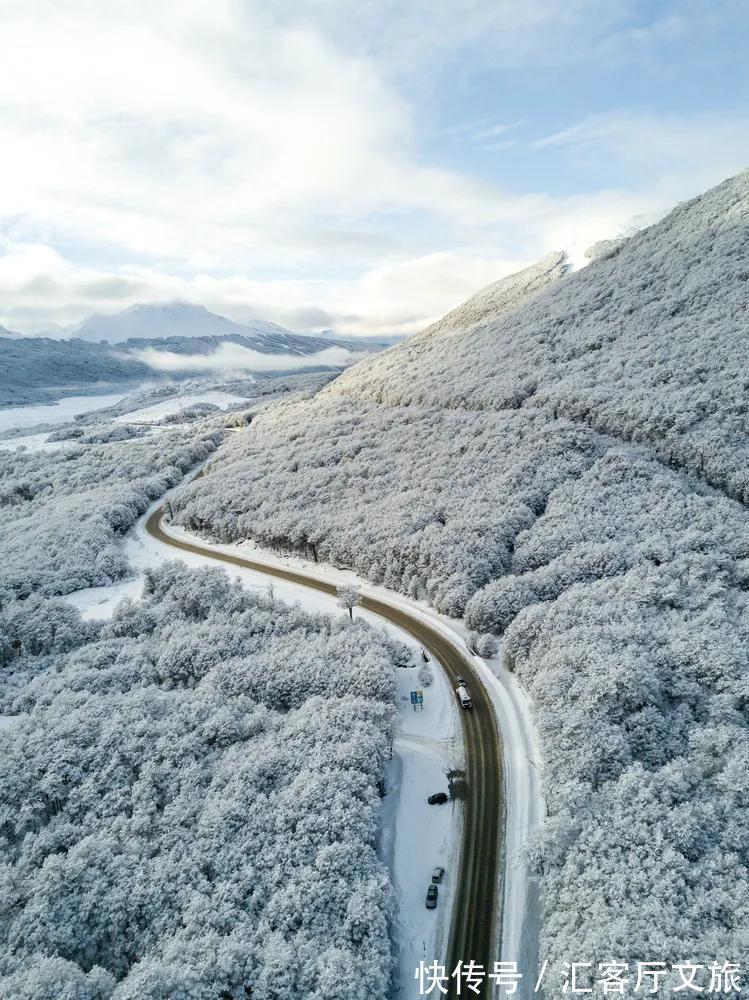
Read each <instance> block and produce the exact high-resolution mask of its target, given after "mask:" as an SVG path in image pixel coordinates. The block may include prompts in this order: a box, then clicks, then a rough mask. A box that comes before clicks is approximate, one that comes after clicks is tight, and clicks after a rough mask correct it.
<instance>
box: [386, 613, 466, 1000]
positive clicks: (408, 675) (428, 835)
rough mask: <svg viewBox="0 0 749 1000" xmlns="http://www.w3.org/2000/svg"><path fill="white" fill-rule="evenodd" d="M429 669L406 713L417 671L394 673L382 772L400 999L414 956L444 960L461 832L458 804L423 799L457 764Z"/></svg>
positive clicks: (448, 709) (453, 735) (437, 681)
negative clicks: (434, 888)
mask: <svg viewBox="0 0 749 1000" xmlns="http://www.w3.org/2000/svg"><path fill="white" fill-rule="evenodd" d="M400 638H402V639H403V640H404V641H409V642H410V644H411V645H413V646H414V652H415V655H416V656H417V657H418V656H419V655H420V650H419V647H418V644H417V643H415V642H414V641H413V640H411V639H410V637H409V638H408V639H407V638H406V637H405V634H404V633H401V635H400ZM417 662H418V661H417ZM433 672H434V681H433V683H432V684H431V685H430V686H429V687H427V688H423V690H424V707H423V709H416V710H415V711H414V709H413V706H412V705H411V699H410V692H411V691H412V690H414V689H415V688H419V687H422V685H421V684H419V682H418V680H417V677H416V674H417V671H416V670H415V669H412V670H399V671H398V674H397V680H398V707H399V710H400V729H399V732H398V734H397V735H396V738H395V744H394V748H393V749H394V753H393V760H392V761H390V764H389V766H388V771H387V775H386V789H387V794H386V796H385V799H384V802H383V814H382V819H381V831H380V851H381V854H382V857H383V860H385V861H386V863H387V865H388V867H389V869H390V873H391V876H392V879H393V885H394V887H395V891H396V899H397V906H398V909H397V914H396V918H395V922H394V926H393V928H392V933H393V947H394V951H395V962H396V969H395V983H396V990H395V991H394V996H397V997H399V998H404V1000H405V998H410V997H418V995H419V994H418V989H417V984H416V982H415V979H414V972H415V970H416V967H417V966H418V964H419V962H420V961H421V960H422V959H423V960H424V961H426V962H432V961H434V959H435V958H436V959H437V960H439V961H443V962H444V960H445V957H446V953H447V941H448V935H449V931H450V916H451V914H452V907H453V898H454V893H455V887H456V874H457V869H458V861H459V848H460V839H461V831H462V810H461V808H460V807H459V806H458V804H457V803H456V802H454V801H452V800H451V801H450V802H448V803H446V804H445V805H437V806H430V805H429V804H428V803H427V796H428V795H430V794H431V793H432V792H442V791H445V792H446V791H447V790H448V774H447V772H448V771H451V770H453V769H462V767H463V756H462V755H463V744H462V739H461V735H460V724H459V720H458V716H457V709H456V706H455V699H454V698H453V693H452V689H451V687H450V685H449V683H448V681H447V678H446V677H445V675H444V674H443V673H442V671H441V670H439V669H437V668H435V669H434V671H433ZM436 865H440V866H442V867H443V868H445V876H444V879H443V882H442V884H441V885H440V886H439V900H438V906H437V909H436V910H427V909H426V905H425V903H426V899H425V897H426V891H427V887H428V885H429V883H430V880H431V877H432V869H433V868H434V867H435V866H436Z"/></svg>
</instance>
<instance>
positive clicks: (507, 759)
mask: <svg viewBox="0 0 749 1000" xmlns="http://www.w3.org/2000/svg"><path fill="white" fill-rule="evenodd" d="M163 527H164V528H165V530H166V531H167V533H168V534H171V535H173V536H174V537H176V538H185V539H190V540H192V541H196V542H199V544H201V545H205V546H209V547H210V548H212V549H216V550H217V551H224V552H227V553H233V554H235V555H242V556H244V557H245V558H247V559H256V560H258V561H260V562H264V563H267V564H270V565H275V566H280V567H283V568H285V569H299V570H302V571H303V572H304V573H306V574H308V575H309V576H313V577H316V578H317V579H320V580H326V581H328V582H330V583H336V584H340V583H355V584H357V585H358V586H359V587H360V588H361V590H362V593H365V594H370V595H372V596H373V597H380V598H384V599H386V600H387V601H389V602H390V603H391V604H394V605H398V606H400V607H403V608H405V609H407V610H408V611H409V612H410V613H411V614H413V615H416V616H418V617H420V618H422V620H424V621H428V622H429V624H430V625H432V626H435V627H437V628H439V630H440V632H441V633H442V634H443V635H444V636H445V637H446V638H447V639H449V640H450V641H451V642H452V643H453V644H454V645H456V646H457V647H458V648H459V649H460V651H461V652H462V653H463V654H464V655H468V656H471V658H472V661H473V663H474V666H475V667H476V669H477V670H478V672H479V673H480V675H481V677H482V679H483V681H484V684H485V687H486V690H487V692H488V694H489V696H490V697H491V700H492V705H493V707H494V711H495V713H496V716H497V723H498V726H499V731H500V736H501V740H502V752H503V759H504V785H505V788H504V792H505V801H506V806H507V808H506V821H505V838H504V850H505V857H506V864H505V869H504V886H503V889H502V892H501V894H500V896H499V899H500V900H501V918H502V926H501V941H500V943H499V947H498V953H499V954H498V955H497V958H498V959H499V958H501V959H503V960H505V961H511V962H517V964H518V968H519V969H520V970H521V971H523V972H524V979H523V980H522V981H521V982H520V983H519V984H518V990H517V993H516V996H517V997H518V998H522V997H524V996H525V995H526V992H525V991H530V989H531V986H530V984H529V982H528V980H529V979H531V978H533V973H534V972H535V970H536V966H537V959H538V955H537V949H538V933H539V921H540V914H539V906H538V898H537V894H536V891H535V887H534V886H533V884H532V883H531V881H530V877H529V876H530V872H529V868H528V865H527V862H526V860H525V851H524V848H525V846H526V845H527V844H528V842H529V840H530V839H531V837H532V836H533V834H534V833H535V832H536V831H537V830H538V829H539V827H540V824H541V822H542V819H543V816H544V814H545V803H544V798H543V795H542V791H541V778H540V764H541V755H540V749H539V745H538V736H537V733H536V729H535V726H534V724H533V719H532V715H531V710H530V705H529V702H528V699H527V697H526V695H525V693H524V692H523V689H522V688H521V686H520V684H519V682H518V680H517V678H516V677H515V676H514V674H511V673H510V672H509V671H508V670H506V669H504V668H503V667H502V665H501V663H500V661H499V658H498V657H493V658H492V659H491V660H483V659H482V658H481V657H478V656H476V655H474V654H471V653H470V651H469V650H468V647H467V646H466V642H465V637H466V634H467V632H468V630H467V629H466V627H465V625H464V624H463V622H462V621H460V620H457V619H454V618H448V617H447V616H446V615H441V614H438V613H437V612H436V611H434V609H432V608H430V607H429V606H428V605H427V604H425V603H424V602H422V601H415V600H412V599H410V598H407V597H404V596H402V595H400V594H397V593H395V592H394V591H391V590H387V589H386V588H384V587H378V586H375V585H373V584H371V583H369V582H368V581H366V580H364V579H362V578H361V577H358V576H357V575H356V574H355V573H353V572H351V571H347V570H337V569H334V568H333V567H330V566H326V565H322V564H319V563H314V562H312V561H311V560H306V559H301V558H299V557H296V556H284V557H279V556H276V555H274V554H273V553H269V552H267V551H266V550H265V549H263V548H261V547H260V546H258V545H256V544H255V543H254V542H242V543H239V544H236V545H213V544H211V543H208V542H206V541H205V540H204V539H202V538H198V537H196V536H195V535H192V534H191V533H190V532H188V531H186V530H185V529H184V528H181V527H178V526H175V525H169V526H163ZM186 554H187V553H186ZM279 596H281V595H280V594H279ZM534 981H535V980H534Z"/></svg>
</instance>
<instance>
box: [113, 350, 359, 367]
mask: <svg viewBox="0 0 749 1000" xmlns="http://www.w3.org/2000/svg"><path fill="white" fill-rule="evenodd" d="M132 356H133V355H132V354H131V355H129V357H132ZM134 356H135V357H137V358H138V360H139V361H142V362H143V363H144V364H146V365H148V366H149V367H150V368H153V369H155V370H156V371H160V372H191V371H195V372H205V371H211V372H219V373H224V374H231V373H236V372H242V371H244V372H290V371H303V370H304V369H307V368H343V367H345V366H346V365H348V364H351V363H352V362H353V361H355V360H356V359H357V358H358V357H361V355H359V354H355V353H354V352H352V351H347V350H346V349H345V348H343V347H327V348H325V350H323V351H318V352H317V353H316V354H300V355H295V356H294V355H289V354H262V353H261V352H260V351H253V350H251V349H250V348H249V347H242V346H241V344H220V345H219V346H218V347H217V348H216V350H215V351H211V352H210V353H208V354H175V353H174V352H172V351H158V350H156V349H154V348H153V347H147V348H146V349H145V350H143V351H138V352H136V353H135V355H134Z"/></svg>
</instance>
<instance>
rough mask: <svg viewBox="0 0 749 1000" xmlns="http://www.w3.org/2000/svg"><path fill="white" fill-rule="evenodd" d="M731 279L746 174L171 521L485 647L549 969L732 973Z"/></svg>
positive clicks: (251, 450)
mask: <svg viewBox="0 0 749 1000" xmlns="http://www.w3.org/2000/svg"><path fill="white" fill-rule="evenodd" d="M748 267H749V174H742V175H740V176H739V177H736V178H734V179H732V180H730V181H727V182H726V183H724V184H722V185H721V186H720V187H718V188H716V189H714V190H713V191H710V192H708V193H707V194H706V195H704V196H703V197H702V198H699V199H696V200H695V201H693V202H690V203H687V204H685V205H683V206H680V207H679V208H678V209H676V210H675V211H674V212H673V213H672V214H671V215H669V216H668V217H667V218H666V219H664V220H663V221H662V222H660V223H658V224H657V225H655V226H653V227H651V228H650V229H647V230H645V231H643V232H641V233H639V234H637V235H636V236H634V237H631V238H630V239H628V240H626V241H623V242H622V243H618V244H614V245H612V246H611V247H609V248H607V249H604V251H603V252H602V253H600V254H598V255H597V256H596V259H595V260H594V261H593V262H592V263H591V264H590V265H589V266H588V267H587V268H586V269H584V270H583V271H580V272H577V273H574V274H567V275H565V274H564V273H563V272H564V262H563V260H562V259H561V258H559V257H551V258H548V259H547V260H545V261H543V262H541V264H539V265H538V266H537V267H535V268H533V269H531V270H530V271H527V272H524V273H523V274H521V275H519V276H517V277H516V278H515V279H506V280H505V281H504V282H502V283H499V284H498V285H495V286H492V287H491V288H490V289H489V290H488V291H487V292H486V293H484V294H483V295H482V294H479V295H478V296H477V297H475V298H474V299H473V300H471V301H470V302H469V303H467V304H466V306H465V307H462V308H460V309H458V310H456V311H455V312H454V313H452V314H450V316H448V317H446V318H445V320H443V321H441V322H440V323H439V324H436V325H435V326H434V327H433V328H431V329H430V330H428V331H425V332H424V333H423V334H421V335H418V336H417V337H415V338H413V340H412V341H409V342H408V343H406V344H404V345H403V346H400V347H397V348H395V349H393V350H391V351H389V352H386V353H384V354H382V355H379V356H377V357H375V358H373V359H371V360H369V361H366V362H364V363H362V364H360V365H357V366H356V367H355V368H353V369H351V370H350V371H349V372H347V373H346V374H344V375H342V376H341V377H340V378H339V379H337V380H336V381H335V382H334V383H332V384H331V386H330V387H328V388H327V389H326V390H324V391H323V392H321V393H320V394H319V395H318V396H317V397H315V398H314V399H313V400H306V401H303V402H284V403H281V404H279V405H277V406H275V407H273V408H271V409H270V410H269V411H267V412H266V413H264V414H262V415H260V416H259V417H258V418H257V419H256V420H255V421H254V422H253V424H252V426H251V427H250V428H249V429H248V430H247V431H245V432H242V433H240V434H237V435H236V436H235V437H234V438H233V439H232V440H231V441H230V442H229V443H228V444H227V445H226V446H225V447H224V448H223V449H222V453H221V458H220V461H218V462H216V463H215V464H214V466H213V468H212V470H211V471H209V473H208V474H207V475H206V476H205V477H204V478H202V479H200V480H198V481H196V482H194V483H192V484H190V485H187V486H185V487H184V488H183V489H182V490H180V491H178V495H177V498H176V500H175V503H174V510H175V519H176V520H177V521H178V522H180V523H182V524H184V525H186V526H187V527H190V528H192V529H195V530H197V531H199V532H202V533H204V534H205V535H206V536H208V537H210V538H213V539H216V540H220V541H235V540H241V539H245V538H252V539H255V540H257V541H259V542H261V543H263V544H265V545H269V546H272V547H276V548H280V549H283V550H293V551H296V552H298V553H300V554H302V555H304V556H307V557H309V558H311V559H316V560H321V561H330V562H332V563H335V564H336V565H338V566H350V567H353V568H355V569H356V570H357V571H358V572H360V573H361V574H362V575H364V576H367V577H369V578H370V579H372V580H374V581H376V582H382V583H384V584H386V585H387V586H389V587H393V588H396V589H399V590H401V591H402V592H404V593H407V594H409V595H411V596H414V597H419V598H425V599H426V600H428V601H430V602H432V603H433V604H434V605H435V606H436V607H437V608H438V609H439V610H442V611H445V612H447V613H450V614H456V615H460V614H463V613H465V614H466V616H467V621H468V624H469V626H470V627H471V628H474V629H476V630H477V631H479V632H482V633H485V632H495V633H501V632H503V631H505V630H506V635H505V639H504V648H503V656H504V660H505V662H506V664H507V665H508V666H509V667H510V668H511V669H513V670H515V671H517V673H518V675H519V676H520V678H521V680H522V681H523V683H524V684H525V686H526V687H527V688H528V690H529V692H530V694H531V697H532V699H533V704H534V706H535V713H536V720H537V723H538V726H539V730H540V733H541V737H542V751H543V755H544V775H543V777H544V786H545V788H546V794H547V806H548V819H547V823H546V827H545V831H544V834H543V838H542V841H541V842H540V843H538V844H536V845H532V847H531V850H532V853H533V857H534V861H535V863H536V867H537V870H538V873H539V878H540V880H541V887H542V901H543V907H544V931H543V939H542V943H541V950H542V953H543V954H544V955H545V956H548V957H549V959H550V960H554V961H557V962H558V961H560V960H563V959H566V960H570V959H571V958H580V959H582V958H584V959H585V960H592V961H598V960H600V961H604V960H607V959H610V958H611V956H612V954H613V955H616V957H617V958H622V959H624V960H630V961H633V962H635V963H636V962H637V961H638V960H643V959H650V958H655V957H657V958H658V959H659V960H663V961H668V960H669V959H672V960H680V959H683V958H684V957H685V955H689V957H690V959H692V960H695V961H699V960H710V959H713V958H715V956H716V955H721V956H722V955H726V956H727V957H729V958H730V959H731V960H733V959H735V960H737V961H738V960H741V959H742V958H743V959H744V961H746V958H747V954H748V953H749V941H748V940H747V936H746V928H747V926H749V921H748V920H747V916H748V915H747V912H746V902H745V900H746V898H747V895H746V886H747V883H749V826H748V825H747V819H746V806H747V797H749V779H748V777H747V776H748V775H749V767H748V766H747V765H748V764H749V759H747V750H746V747H747V746H748V745H749V743H748V741H747V736H749V733H748V732H747V729H748V728H749V700H748V692H749V687H748V686H747V685H748V680H747V678H748V677H749V668H748V664H747V648H748V647H749V596H748V595H749V569H748V566H749V563H748V561H747V560H748V559H749V515H748V514H747V511H746V506H745V505H746V504H747V503H749V478H747V476H749V472H748V471H747V470H749V462H747V458H749V434H748V432H749V426H748V417H747V402H746V399H747V388H749V386H748V384H747V359H748V353H747V327H746V303H747V273H748V272H747V268H748Z"/></svg>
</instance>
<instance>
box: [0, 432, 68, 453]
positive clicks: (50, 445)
mask: <svg viewBox="0 0 749 1000" xmlns="http://www.w3.org/2000/svg"><path fill="white" fill-rule="evenodd" d="M48 436H49V435H48V434H24V435H23V437H14V438H5V440H2V441H0V450H2V451H15V450H16V448H20V447H21V446H23V447H24V448H25V449H26V451H58V450H59V449H60V448H64V447H65V446H66V445H69V444H71V442H70V441H48V440H47V438H48Z"/></svg>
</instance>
